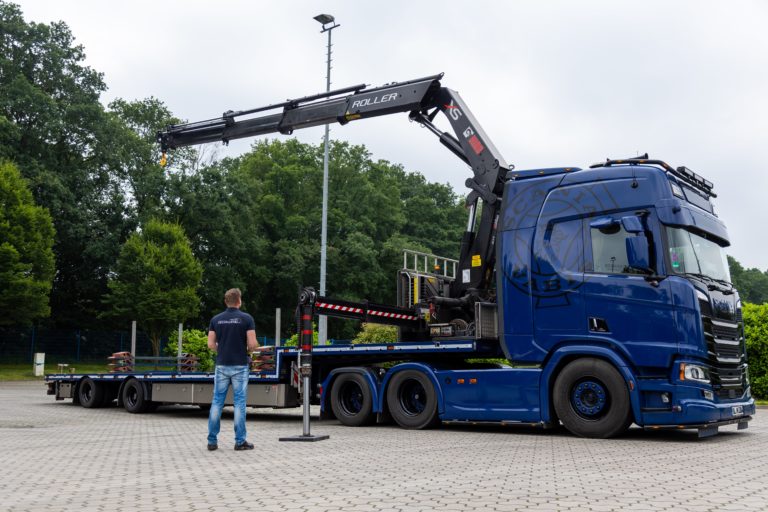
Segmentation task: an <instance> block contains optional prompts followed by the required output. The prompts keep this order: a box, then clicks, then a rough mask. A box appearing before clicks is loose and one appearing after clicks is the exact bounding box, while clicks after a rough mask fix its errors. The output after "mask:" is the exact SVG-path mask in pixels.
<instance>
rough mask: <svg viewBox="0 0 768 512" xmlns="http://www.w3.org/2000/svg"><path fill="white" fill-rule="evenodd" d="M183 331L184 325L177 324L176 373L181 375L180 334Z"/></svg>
mask: <svg viewBox="0 0 768 512" xmlns="http://www.w3.org/2000/svg"><path fill="white" fill-rule="evenodd" d="M182 331H184V324H181V323H179V346H178V350H177V352H176V357H177V358H178V359H176V362H177V363H178V371H179V373H181V333H182Z"/></svg>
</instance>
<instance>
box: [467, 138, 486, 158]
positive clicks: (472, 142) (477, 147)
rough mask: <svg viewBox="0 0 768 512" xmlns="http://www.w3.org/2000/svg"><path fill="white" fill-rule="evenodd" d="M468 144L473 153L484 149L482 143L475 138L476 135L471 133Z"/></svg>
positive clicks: (478, 152)
mask: <svg viewBox="0 0 768 512" xmlns="http://www.w3.org/2000/svg"><path fill="white" fill-rule="evenodd" d="M469 145H470V146H472V150H473V151H474V152H475V154H477V155H479V154H480V153H482V152H483V150H484V149H485V148H484V147H483V143H482V142H480V139H478V138H477V135H473V136H471V137H470V138H469Z"/></svg>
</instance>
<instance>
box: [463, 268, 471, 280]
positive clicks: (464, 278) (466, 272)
mask: <svg viewBox="0 0 768 512" xmlns="http://www.w3.org/2000/svg"><path fill="white" fill-rule="evenodd" d="M469 280H470V278H469V269H468V268H465V269H464V270H462V271H461V282H462V283H468V282H469Z"/></svg>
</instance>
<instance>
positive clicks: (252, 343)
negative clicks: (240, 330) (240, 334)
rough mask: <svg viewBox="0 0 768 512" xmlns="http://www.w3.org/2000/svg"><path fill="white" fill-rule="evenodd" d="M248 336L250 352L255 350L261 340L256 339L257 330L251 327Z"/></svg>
mask: <svg viewBox="0 0 768 512" xmlns="http://www.w3.org/2000/svg"><path fill="white" fill-rule="evenodd" d="M246 334H247V337H248V352H253V351H254V350H256V349H257V348H258V346H259V342H258V341H256V331H255V330H254V329H251V330H249V331H247V332H246Z"/></svg>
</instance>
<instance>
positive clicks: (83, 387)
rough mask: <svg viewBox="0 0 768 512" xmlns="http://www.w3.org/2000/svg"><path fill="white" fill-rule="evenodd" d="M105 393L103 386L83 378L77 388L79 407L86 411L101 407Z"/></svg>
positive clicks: (90, 379)
mask: <svg viewBox="0 0 768 512" xmlns="http://www.w3.org/2000/svg"><path fill="white" fill-rule="evenodd" d="M105 391H106V390H105V389H104V384H101V383H99V382H96V381H95V380H93V379H92V378H90V377H86V378H84V379H83V380H81V381H80V385H79V386H77V397H78V399H79V402H80V405H82V406H83V407H85V408H86V409H94V408H96V407H103V406H104V393H105Z"/></svg>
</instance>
